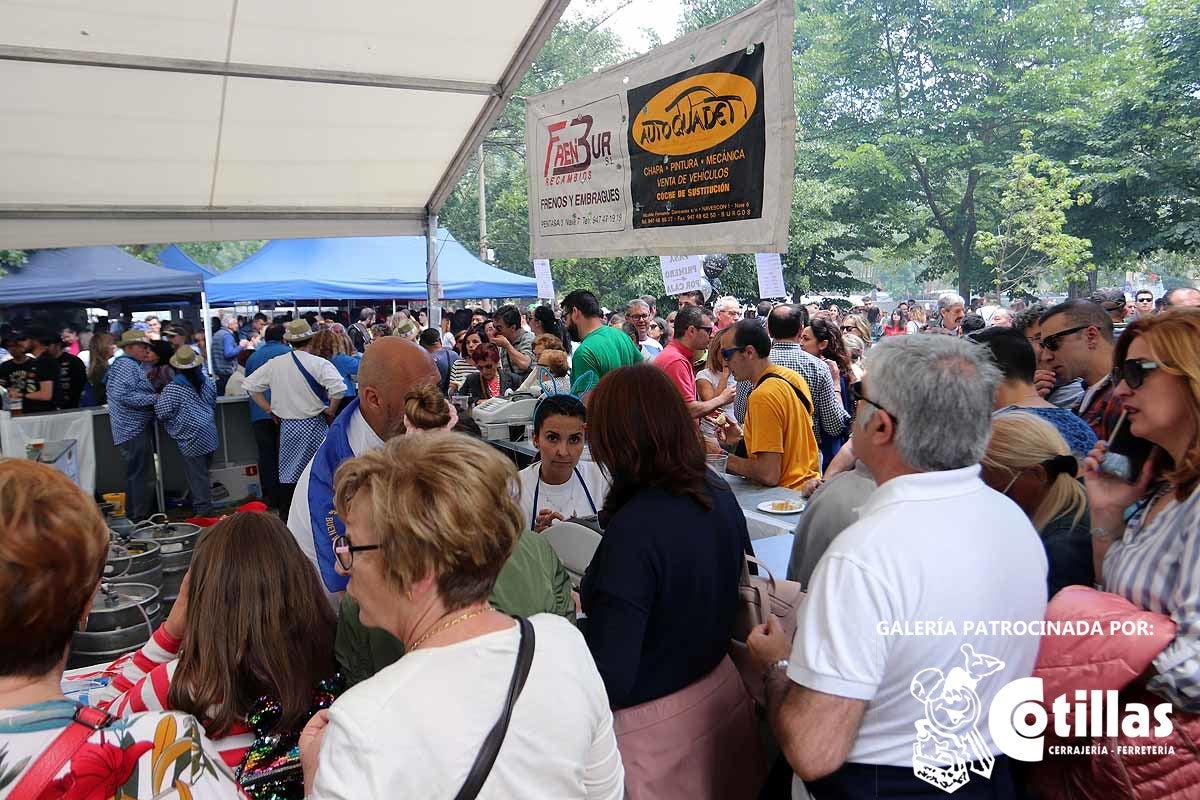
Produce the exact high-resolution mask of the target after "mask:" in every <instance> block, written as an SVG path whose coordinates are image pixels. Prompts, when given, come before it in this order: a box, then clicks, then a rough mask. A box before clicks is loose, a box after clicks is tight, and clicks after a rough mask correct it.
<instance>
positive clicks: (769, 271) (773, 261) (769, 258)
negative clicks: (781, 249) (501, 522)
mask: <svg viewBox="0 0 1200 800" xmlns="http://www.w3.org/2000/svg"><path fill="white" fill-rule="evenodd" d="M754 264H755V266H757V267H758V296H759V297H760V298H767V297H787V296H788V290H787V287H786V286H784V285H783V261H782V260H780V258H779V253H755V254H754Z"/></svg>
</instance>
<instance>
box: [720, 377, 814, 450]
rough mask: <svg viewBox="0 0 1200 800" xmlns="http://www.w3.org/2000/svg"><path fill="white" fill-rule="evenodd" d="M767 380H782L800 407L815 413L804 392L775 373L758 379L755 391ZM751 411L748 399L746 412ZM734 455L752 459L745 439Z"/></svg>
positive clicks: (738, 445) (739, 444) (739, 443)
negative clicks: (794, 395)
mask: <svg viewBox="0 0 1200 800" xmlns="http://www.w3.org/2000/svg"><path fill="white" fill-rule="evenodd" d="M767 378H775V379H776V380H781V381H783V382H784V383H786V384H787V385H788V386H790V387H792V391H793V392H795V393H796V398H797V399H798V400H799V401H800V405H802V406H804V409H805V410H806V411H807V412H808V413H809V414H812V413H813V408H812V401H811V400H809V399H808V398H807V397H805V396H804V392H802V391H800V390H799V389H797V388H796V384H794V383H792V382H791V381H789V380H788V379H787V378H785V377H783V376H782V375H777V374H775V373H774V372H768V373H767V374H766V375H763V376H762V377H761V378H759V379H758V383H756V384H754V389H757V388H758V387H760V386H762V385H763V381H765V380H766V379H767ZM754 389H751V390H750V392H751V394H753V393H754ZM749 411H750V400H749V399H747V400H746V412H747V413H749ZM733 454H734V455H735V456H737V457H738V458H749V457H750V456H749V454H747V452H746V440H745V439H743V440H742V441H740V442H738V443H737V447H736V448H734V451H733Z"/></svg>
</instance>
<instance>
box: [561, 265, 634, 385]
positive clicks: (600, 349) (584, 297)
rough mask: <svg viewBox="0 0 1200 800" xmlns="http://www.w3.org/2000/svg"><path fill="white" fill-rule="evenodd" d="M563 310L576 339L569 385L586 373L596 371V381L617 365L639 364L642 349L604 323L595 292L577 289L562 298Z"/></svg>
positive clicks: (569, 331) (619, 331)
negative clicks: (577, 345) (577, 344)
mask: <svg viewBox="0 0 1200 800" xmlns="http://www.w3.org/2000/svg"><path fill="white" fill-rule="evenodd" d="M562 313H563V319H565V320H566V321H567V332H568V333H570V334H571V339H573V340H574V341H576V342H579V347H577V348H575V352H574V353H572V354H571V383H572V385H574V383H575V381H576V380H577V379H578V378H579V376H580V375H583V374H584V373H585V372H593V373H595V375H596V379H597V380H599V379H600V378H603V377H604V375H605V373H607V372H611V371H612V370H614V369H616V368H617V367H628V366H630V365H632V364H640V363H642V361H643V359H642V352H641V350H639V349H638V347H637V345H635V344H634V343H633V339H631V338H630V337H629V335H628V334H626V333H625V332H624V331H622V330H620V329H618V328H610V327H609V326H607V325H605V324H604V318H603V317H602V316H601V315H600V301H599V300H597V299H596V295H594V294H592V293H591V292H589V291H587V290H586V289H576V290H575V291H573V292H571V293H570V294H569V295H567V296H566V297H565V298H563V301H562Z"/></svg>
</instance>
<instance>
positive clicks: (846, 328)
mask: <svg viewBox="0 0 1200 800" xmlns="http://www.w3.org/2000/svg"><path fill="white" fill-rule="evenodd" d="M857 331H858V328H856V327H854V326H853V325H843V326H842V333H847V332H849V333H856V332H857Z"/></svg>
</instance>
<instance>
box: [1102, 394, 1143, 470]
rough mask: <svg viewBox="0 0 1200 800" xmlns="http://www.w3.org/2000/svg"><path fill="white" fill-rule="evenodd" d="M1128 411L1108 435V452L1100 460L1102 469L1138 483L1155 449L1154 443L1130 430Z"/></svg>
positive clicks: (1122, 414)
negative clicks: (1140, 437)
mask: <svg viewBox="0 0 1200 800" xmlns="http://www.w3.org/2000/svg"><path fill="white" fill-rule="evenodd" d="M1128 414H1129V412H1128V411H1122V412H1121V416H1120V418H1119V419H1117V424H1116V426H1115V427H1114V428H1113V432H1112V435H1110V436H1109V437H1108V452H1106V453H1105V454H1104V460H1103V461H1102V462H1100V471H1101V472H1105V473H1107V474H1109V475H1112V476H1114V477H1117V478H1120V479H1121V480H1123V481H1125V482H1126V483H1137V479H1138V477H1139V476H1140V475H1141V474H1142V468H1143V467H1144V466H1145V465H1146V459H1148V458H1150V453H1151V451H1152V450H1153V449H1154V443H1153V442H1150V441H1147V440H1145V439H1139V438H1138V437H1137V436H1134V435H1133V434H1132V433H1130V431H1129V421H1128Z"/></svg>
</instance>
